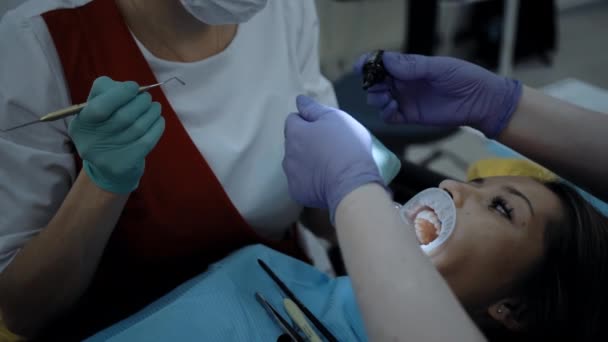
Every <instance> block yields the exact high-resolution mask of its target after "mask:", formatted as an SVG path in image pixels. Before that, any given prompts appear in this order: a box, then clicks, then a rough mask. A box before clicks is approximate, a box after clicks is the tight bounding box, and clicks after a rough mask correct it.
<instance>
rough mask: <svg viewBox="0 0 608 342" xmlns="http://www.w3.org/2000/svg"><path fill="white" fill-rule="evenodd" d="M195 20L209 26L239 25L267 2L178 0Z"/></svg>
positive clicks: (261, 0) (256, 0) (255, 0)
mask: <svg viewBox="0 0 608 342" xmlns="http://www.w3.org/2000/svg"><path fill="white" fill-rule="evenodd" d="M180 1H181V3H182V5H183V6H184V8H185V9H186V10H187V11H188V12H190V14H192V15H193V16H194V17H195V18H196V19H198V20H200V21H202V22H204V23H206V24H209V25H228V24H240V23H244V22H246V21H247V20H249V19H251V17H253V16H254V15H255V14H256V13H258V12H259V11H261V10H262V9H264V7H266V2H267V0H180Z"/></svg>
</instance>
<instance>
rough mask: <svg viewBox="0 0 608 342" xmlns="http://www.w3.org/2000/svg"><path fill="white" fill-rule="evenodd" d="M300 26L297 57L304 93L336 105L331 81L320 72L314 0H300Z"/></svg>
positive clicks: (317, 22)
mask: <svg viewBox="0 0 608 342" xmlns="http://www.w3.org/2000/svg"><path fill="white" fill-rule="evenodd" d="M301 4H302V6H303V7H304V8H303V9H302V11H301V16H302V27H301V30H300V32H299V34H298V39H299V41H298V45H297V52H298V59H299V63H300V72H301V75H302V79H303V80H304V87H305V90H306V95H308V96H310V97H312V98H314V99H315V100H317V101H318V102H320V103H322V104H325V105H327V106H331V107H337V106H338V101H337V100H336V94H335V93H334V88H333V85H332V84H331V82H330V81H329V80H328V79H327V78H325V76H323V75H322V74H321V66H320V56H319V17H318V15H317V9H316V6H315V1H312V0H306V1H301Z"/></svg>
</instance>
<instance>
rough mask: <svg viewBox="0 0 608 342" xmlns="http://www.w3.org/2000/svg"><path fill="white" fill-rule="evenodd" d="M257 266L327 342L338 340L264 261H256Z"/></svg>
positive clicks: (336, 341)
mask: <svg viewBox="0 0 608 342" xmlns="http://www.w3.org/2000/svg"><path fill="white" fill-rule="evenodd" d="M258 264H259V265H260V266H261V267H262V269H263V270H264V271H265V272H266V273H267V274H268V275H269V276H270V278H272V280H273V281H274V282H275V283H276V284H277V285H278V286H279V288H281V290H282V291H283V292H284V293H285V295H286V296H287V297H289V299H291V300H292V301H293V302H294V303H295V304H296V305H297V306H298V308H299V309H300V310H302V312H303V313H304V315H306V317H307V318H308V319H309V320H310V321H311V322H312V324H314V326H315V327H316V328H317V329H319V331H320V332H321V334H322V335H323V336H324V337H325V338H326V339H327V340H328V341H329V342H338V339H337V338H336V337H335V336H334V335H333V334H332V333H331V332H330V331H329V329H327V328H326V327H325V325H324V324H323V323H321V321H320V320H319V319H318V318H317V317H315V315H314V314H313V313H312V312H310V310H308V308H306V306H304V304H302V302H300V301H299V300H298V298H297V297H296V296H295V295H294V294H293V292H291V290H289V288H288V287H287V285H285V283H283V281H281V279H279V277H278V276H277V275H276V274H275V273H274V272H273V271H272V270H271V269H270V267H268V265H266V263H265V262H264V261H262V260H260V259H258Z"/></svg>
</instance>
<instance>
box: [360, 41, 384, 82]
mask: <svg viewBox="0 0 608 342" xmlns="http://www.w3.org/2000/svg"><path fill="white" fill-rule="evenodd" d="M383 54H384V51H383V50H378V51H376V52H374V53H372V54H371V55H370V56H369V58H368V59H367V61H365V64H363V90H367V89H369V88H371V87H372V86H373V85H374V84H377V83H380V82H382V81H384V79H385V78H386V75H387V72H386V69H385V68H384V62H383V61H382V55H383Z"/></svg>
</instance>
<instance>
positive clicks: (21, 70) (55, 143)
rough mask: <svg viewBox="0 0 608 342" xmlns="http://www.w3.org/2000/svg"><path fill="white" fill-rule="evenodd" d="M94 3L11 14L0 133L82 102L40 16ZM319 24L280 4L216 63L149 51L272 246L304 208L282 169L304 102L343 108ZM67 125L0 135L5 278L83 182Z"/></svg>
mask: <svg viewBox="0 0 608 342" xmlns="http://www.w3.org/2000/svg"><path fill="white" fill-rule="evenodd" d="M88 1H90V0H31V1H28V2H27V3H25V4H23V5H22V6H20V7H19V8H17V9H15V10H14V11H12V12H8V13H7V14H6V15H5V16H4V18H3V19H2V21H1V22H0V129H1V128H6V127H10V126H13V125H15V124H19V123H23V122H25V121H28V120H32V119H34V118H38V117H40V116H41V115H43V114H45V113H47V112H50V111H52V110H56V109H59V108H63V107H66V106H68V105H70V104H71V102H70V96H69V91H68V89H67V87H66V83H65V79H64V76H63V72H62V67H61V63H60V61H59V58H58V55H57V52H56V50H55V48H54V45H53V42H52V39H51V36H50V35H49V32H48V29H47V27H46V24H45V23H44V20H43V19H42V17H41V14H43V13H45V12H47V11H49V10H53V9H58V8H71V7H77V6H80V5H82V4H85V3H87V2H88ZM318 26H319V25H318V19H317V14H316V9H315V3H314V1H312V0H271V1H269V2H268V5H267V6H266V8H265V9H264V10H263V11H262V12H260V13H258V14H257V15H256V16H255V17H254V18H252V19H251V20H250V21H249V22H247V23H244V24H241V25H239V27H238V31H237V34H236V36H235V38H234V40H233V41H232V42H231V44H230V45H229V46H228V47H227V48H226V50H225V51H223V52H221V53H220V54H218V55H216V56H213V57H211V58H208V59H206V60H203V61H200V62H195V63H176V62H168V61H165V60H161V59H159V58H156V57H154V56H153V55H152V54H151V53H150V52H149V51H147V50H146V49H145V48H144V47H143V46H142V45H141V44H139V46H140V49H142V51H143V54H144V56H145V58H146V59H147V61H148V63H149V64H150V65H151V67H152V70H153V71H154V73H155V75H156V77H157V79H158V80H164V79H167V78H170V77H172V76H179V77H180V78H182V79H183V80H184V81H185V82H186V83H187V86H184V87H182V86H180V85H179V84H177V83H175V82H172V83H170V84H168V85H166V86H164V90H165V94H166V95H167V98H168V100H169V101H170V103H171V104H172V106H173V108H174V109H175V112H176V113H177V115H178V117H179V119H180V120H181V122H182V123H183V125H184V127H185V128H186V130H187V132H188V133H189V135H190V137H191V138H192V140H193V141H194V143H195V145H196V146H197V147H198V149H199V151H200V152H201V153H202V154H203V156H204V157H205V159H206V160H207V162H208V163H209V166H210V167H211V168H212V170H213V171H214V173H215V175H216V176H217V177H218V179H219V180H220V182H221V183H222V185H223V187H224V189H225V190H226V192H227V194H228V196H229V197H230V199H231V200H232V202H233V203H234V204H235V206H236V207H237V209H238V210H239V212H240V213H241V214H242V215H243V217H244V218H245V219H246V220H247V221H248V222H249V223H250V224H251V225H252V226H253V227H254V228H255V229H256V230H257V231H258V232H259V233H260V234H262V235H264V236H267V237H278V236H280V235H281V234H283V233H284V231H285V229H286V228H287V227H288V226H289V224H290V223H292V222H294V221H295V220H296V219H297V217H298V215H299V213H300V211H301V208H300V207H299V206H298V205H297V204H296V203H294V202H293V201H292V200H291V199H290V197H289V194H288V191H287V181H286V179H285V176H284V174H283V172H282V168H281V161H282V158H283V142H284V137H283V125H284V121H285V118H286V116H287V115H288V114H289V113H290V112H293V111H294V110H295V97H296V95H298V94H308V95H310V96H313V97H316V98H317V99H318V100H319V101H321V102H323V103H326V104H329V105H336V99H335V95H334V92H333V89H332V86H331V84H330V83H329V81H328V80H327V79H325V78H324V77H323V76H322V75H321V73H320V70H319V56H318V34H319V27H318ZM74 29H78V28H76V27H75V28H74ZM114 53H120V51H116V52H114ZM68 120H69V119H68ZM67 125H68V121H57V122H54V123H44V124H38V125H34V126H30V127H28V128H24V129H21V130H16V131H12V132H9V133H0V270H3V269H4V268H5V267H6V265H7V264H8V263H9V262H10V261H11V260H12V258H13V257H14V255H15V254H16V253H17V252H18V251H19V249H20V248H21V247H22V246H23V245H24V244H25V243H26V242H27V241H28V240H29V239H31V238H32V237H34V236H35V235H36V234H38V233H39V232H40V230H41V229H43V228H44V227H45V226H46V225H47V223H48V222H49V220H50V219H51V218H52V217H53V216H54V214H55V213H56V212H57V210H58V208H59V207H60V205H61V203H62V201H63V199H64V198H65V196H66V194H67V193H68V191H69V189H70V186H71V185H72V184H73V182H74V180H75V177H76V166H75V163H74V159H73V155H72V151H71V149H70V145H69V137H68V135H67ZM175 158H180V154H179V151H175Z"/></svg>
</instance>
